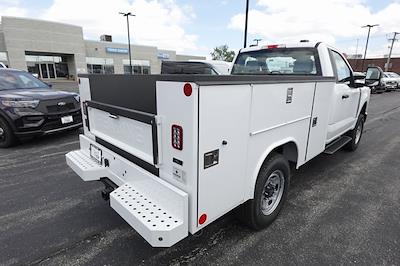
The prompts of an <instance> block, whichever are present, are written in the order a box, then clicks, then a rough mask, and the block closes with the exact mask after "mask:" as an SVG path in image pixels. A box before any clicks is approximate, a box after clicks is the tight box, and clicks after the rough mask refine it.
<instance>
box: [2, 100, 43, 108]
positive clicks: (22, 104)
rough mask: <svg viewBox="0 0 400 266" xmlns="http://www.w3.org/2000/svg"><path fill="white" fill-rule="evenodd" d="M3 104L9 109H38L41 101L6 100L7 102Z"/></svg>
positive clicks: (4, 101) (3, 101)
mask: <svg viewBox="0 0 400 266" xmlns="http://www.w3.org/2000/svg"><path fill="white" fill-rule="evenodd" d="M1 103H2V104H3V105H4V106H7V107H17V108H36V107H37V106H38V105H39V100H25V99H21V100H17V99H6V100H1Z"/></svg>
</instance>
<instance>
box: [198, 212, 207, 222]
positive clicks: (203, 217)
mask: <svg viewBox="0 0 400 266" xmlns="http://www.w3.org/2000/svg"><path fill="white" fill-rule="evenodd" d="M206 221H207V214H205V213H203V214H202V215H201V216H200V218H199V224H204V223H205V222H206Z"/></svg>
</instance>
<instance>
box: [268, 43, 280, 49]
mask: <svg viewBox="0 0 400 266" xmlns="http://www.w3.org/2000/svg"><path fill="white" fill-rule="evenodd" d="M278 47H279V45H277V44H273V45H267V48H268V49H275V48H278Z"/></svg>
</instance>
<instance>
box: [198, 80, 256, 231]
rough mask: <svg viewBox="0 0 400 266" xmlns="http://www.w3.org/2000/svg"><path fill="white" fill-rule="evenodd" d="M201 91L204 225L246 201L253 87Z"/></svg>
mask: <svg viewBox="0 0 400 266" xmlns="http://www.w3.org/2000/svg"><path fill="white" fill-rule="evenodd" d="M199 90H200V96H199V155H198V156H199V160H198V163H199V165H198V167H199V177H198V178H199V180H198V182H199V183H198V217H199V218H200V217H207V220H206V223H204V224H203V225H205V224H208V223H209V222H211V221H213V220H215V219H217V218H218V217H220V216H221V215H223V214H225V213H226V212H227V211H229V210H231V209H232V208H234V207H235V206H237V205H238V204H239V203H241V202H242V201H243V198H244V189H243V187H244V180H245V178H246V158H247V146H248V144H247V142H248V139H249V116H250V101H251V100H250V99H251V87H250V85H226V86H224V85H217V86H200V89H199ZM205 215H206V216H205ZM202 220H203V221H204V219H202ZM198 221H199V220H198ZM201 224H202V222H201V220H200V222H199V226H201Z"/></svg>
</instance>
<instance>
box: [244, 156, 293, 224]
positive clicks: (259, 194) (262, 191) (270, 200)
mask: <svg viewBox="0 0 400 266" xmlns="http://www.w3.org/2000/svg"><path fill="white" fill-rule="evenodd" d="M289 184H290V165H289V162H288V161H287V160H286V158H285V157H283V156H282V155H281V154H279V153H273V154H271V155H270V156H269V157H268V158H267V160H266V161H265V162H264V164H263V165H262V167H261V170H260V172H259V174H258V177H257V181H256V186H255V190H254V199H251V200H249V201H247V202H246V203H245V204H243V205H242V206H241V208H242V209H241V220H242V221H243V222H245V223H246V224H247V225H248V226H250V227H251V228H253V229H255V230H260V229H263V228H265V227H266V226H268V225H269V224H271V223H272V222H273V221H274V220H275V219H276V217H277V216H278V214H279V212H280V211H281V209H282V207H283V204H284V202H285V200H286V197H287V193H288V191H289Z"/></svg>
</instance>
